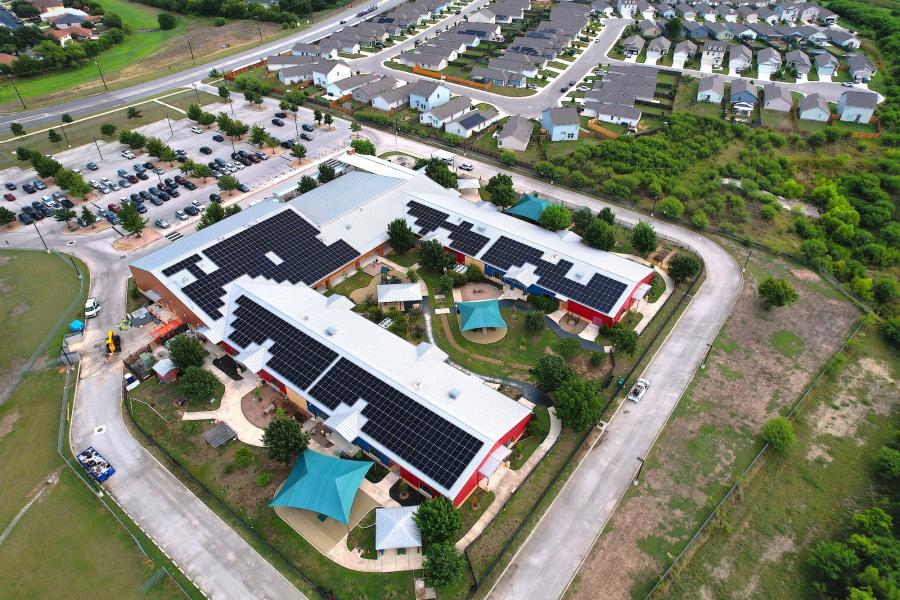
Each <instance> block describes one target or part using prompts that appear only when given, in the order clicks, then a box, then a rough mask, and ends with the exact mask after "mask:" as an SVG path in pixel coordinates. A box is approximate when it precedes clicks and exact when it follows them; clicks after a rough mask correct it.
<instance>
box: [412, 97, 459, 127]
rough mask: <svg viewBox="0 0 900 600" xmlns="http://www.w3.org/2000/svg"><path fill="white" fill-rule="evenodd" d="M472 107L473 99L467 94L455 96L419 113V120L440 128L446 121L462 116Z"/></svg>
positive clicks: (424, 123)
mask: <svg viewBox="0 0 900 600" xmlns="http://www.w3.org/2000/svg"><path fill="white" fill-rule="evenodd" d="M471 107H472V101H471V100H470V99H469V98H468V97H466V96H455V97H453V98H451V99H450V100H449V101H447V102H445V103H444V104H441V105H440V106H437V107H435V108H432V109H431V110H427V111H425V112H423V113H422V114H421V115H419V122H420V123H422V124H423V125H428V126H429V127H434V128H435V129H440V128H441V127H443V126H444V124H445V123H447V122H449V121H452V120H453V119H456V118H458V117H461V116H462V115H463V114H465V112H466V111H467V110H469V109H470V108H471Z"/></svg>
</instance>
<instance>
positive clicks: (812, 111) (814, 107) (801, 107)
mask: <svg viewBox="0 0 900 600" xmlns="http://www.w3.org/2000/svg"><path fill="white" fill-rule="evenodd" d="M797 115H798V116H799V117H800V118H801V119H803V120H804V121H819V122H820V123H827V122H828V120H829V119H831V108H829V107H828V102H826V101H825V98H823V97H822V96H821V95H820V94H809V95H808V96H804V97H803V98H801V99H800V102H798V103H797Z"/></svg>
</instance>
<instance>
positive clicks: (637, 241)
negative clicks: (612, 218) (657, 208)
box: [631, 221, 657, 254]
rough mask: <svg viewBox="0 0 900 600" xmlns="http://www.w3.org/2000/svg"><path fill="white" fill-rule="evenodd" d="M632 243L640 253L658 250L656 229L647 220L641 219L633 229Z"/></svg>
mask: <svg viewBox="0 0 900 600" xmlns="http://www.w3.org/2000/svg"><path fill="white" fill-rule="evenodd" d="M631 245H632V246H634V249H635V250H637V251H638V253H640V254H647V253H648V252H651V251H653V250H656V245H657V239H656V231H654V230H653V226H652V225H650V223H647V222H646V221H641V222H639V223H638V224H637V225H635V226H634V229H632V230H631Z"/></svg>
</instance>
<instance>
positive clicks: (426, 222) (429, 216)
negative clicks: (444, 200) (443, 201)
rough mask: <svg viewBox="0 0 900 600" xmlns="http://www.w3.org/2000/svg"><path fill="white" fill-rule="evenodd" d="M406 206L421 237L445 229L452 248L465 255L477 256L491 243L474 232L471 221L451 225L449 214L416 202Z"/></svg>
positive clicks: (487, 238)
mask: <svg viewBox="0 0 900 600" xmlns="http://www.w3.org/2000/svg"><path fill="white" fill-rule="evenodd" d="M406 206H407V208H408V210H407V212H408V213H409V216H411V217H413V219H414V221H413V224H414V225H415V226H416V227H418V229H419V231H418V233H419V235H426V234H428V233H431V232H432V231H437V229H438V228H440V229H445V230H447V231H448V232H449V233H450V242H451V243H450V247H451V248H453V249H454V250H459V251H460V252H462V253H463V254H468V255H469V256H475V255H476V254H478V253H479V252H481V249H482V248H484V247H485V245H487V243H488V242H490V241H491V239H490V238H489V237H487V236H484V235H481V234H479V233H475V232H473V231H472V226H473V225H472V223H470V222H469V221H462V222H461V223H451V222H450V221H448V220H447V219H448V218H449V217H450V215H448V214H447V213H445V212H441V211H439V210H436V209H434V208H431V207H430V206H425V205H424V204H420V203H418V202H414V201H410V202H408V203H407V204H406Z"/></svg>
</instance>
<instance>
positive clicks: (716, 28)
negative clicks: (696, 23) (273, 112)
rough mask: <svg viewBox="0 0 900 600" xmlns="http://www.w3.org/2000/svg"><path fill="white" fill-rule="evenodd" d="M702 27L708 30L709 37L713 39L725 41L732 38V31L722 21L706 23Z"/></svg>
mask: <svg viewBox="0 0 900 600" xmlns="http://www.w3.org/2000/svg"><path fill="white" fill-rule="evenodd" d="M704 27H705V28H706V31H708V32H709V37H711V38H713V39H714V40H719V41H725V40H732V39H734V31H732V30H731V28H730V27H726V26H725V25H723V24H722V23H707V24H706V25H704Z"/></svg>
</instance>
